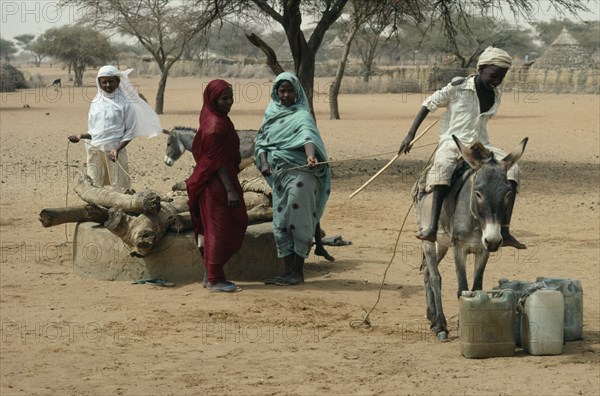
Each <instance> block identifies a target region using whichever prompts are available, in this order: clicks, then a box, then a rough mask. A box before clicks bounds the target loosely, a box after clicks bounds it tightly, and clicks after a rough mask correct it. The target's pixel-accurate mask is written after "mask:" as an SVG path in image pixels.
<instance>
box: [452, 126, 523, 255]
mask: <svg viewBox="0 0 600 396" xmlns="http://www.w3.org/2000/svg"><path fill="white" fill-rule="evenodd" d="M452 138H453V139H454V142H455V143H456V145H457V146H458V149H459V150H460V152H461V154H462V157H463V159H464V160H465V161H466V162H467V163H468V164H469V166H470V167H471V168H473V169H474V170H475V176H474V180H473V182H472V183H473V187H472V192H471V200H472V203H471V210H472V211H473V214H474V215H475V216H476V217H477V218H478V219H479V225H480V227H481V242H482V243H483V245H484V246H485V248H486V249H487V250H489V251H490V252H495V251H497V250H498V249H499V248H500V246H502V235H501V227H502V219H503V218H504V213H505V212H506V208H507V205H508V202H509V199H510V195H511V194H512V189H511V186H510V183H509V181H508V179H507V178H506V172H507V171H508V169H509V168H510V167H511V166H513V165H514V164H515V162H517V161H518V160H519V159H520V158H521V155H523V152H524V151H525V145H526V144H527V140H528V138H525V139H523V140H522V141H521V143H519V144H518V145H517V147H515V148H514V149H513V150H512V151H511V152H510V154H508V155H507V156H506V157H504V158H503V159H502V160H500V161H498V160H496V158H494V153H492V152H490V151H488V150H487V149H486V148H485V147H484V146H483V145H482V144H481V143H475V144H473V145H472V146H471V147H467V146H465V145H464V144H462V143H461V142H460V141H459V140H458V139H457V138H456V136H454V135H453V136H452Z"/></svg>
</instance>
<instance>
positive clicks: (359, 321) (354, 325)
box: [350, 143, 437, 328]
mask: <svg viewBox="0 0 600 396" xmlns="http://www.w3.org/2000/svg"><path fill="white" fill-rule="evenodd" d="M436 150H437V143H436V147H435V149H434V150H433V152H432V153H431V155H430V156H429V159H428V160H427V163H426V164H425V166H424V167H423V169H422V170H421V172H420V173H419V176H418V177H417V180H419V179H420V178H421V176H423V175H424V173H425V172H426V169H427V167H428V166H429V163H430V162H431V159H432V158H433V155H434V154H435V151H436ZM413 206H414V201H413V202H411V204H410V206H409V207H408V210H407V211H406V214H405V215H404V219H403V220H402V225H401V226H400V230H398V236H397V237H396V242H395V243H394V251H393V253H392V258H391V259H390V261H389V263H388V264H387V266H386V267H385V271H384V272H383V277H382V278H381V284H380V285H379V290H378V291H377V300H376V301H375V304H373V306H372V307H371V309H369V310H368V311H366V312H367V313H366V314H365V315H364V316H363V318H362V319H354V320H351V321H350V327H352V328H358V327H359V326H365V327H371V321H370V319H369V315H371V312H373V310H374V309H375V307H376V306H377V304H379V301H380V300H381V291H382V290H383V285H384V284H385V278H386V276H387V272H388V270H389V269H390V267H391V265H392V263H393V262H394V258H395V257H396V250H397V249H398V243H399V242H400V235H402V231H403V230H404V224H406V219H408V215H409V214H410V211H411V210H412V208H413Z"/></svg>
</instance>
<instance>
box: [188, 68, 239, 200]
mask: <svg viewBox="0 0 600 396" xmlns="http://www.w3.org/2000/svg"><path fill="white" fill-rule="evenodd" d="M227 88H231V84H229V83H228V82H227V81H225V80H213V81H211V82H210V83H208V85H207V86H206V88H205V89H204V103H203V104H202V110H201V111H200V126H199V127H198V131H197V132H196V136H195V137H194V142H193V143H192V154H193V155H194V159H195V160H196V168H195V169H194V173H193V174H192V176H191V177H190V179H189V180H188V186H189V185H190V183H193V184H194V187H195V188H196V189H202V188H203V187H204V185H205V184H206V182H207V181H208V180H209V179H210V178H211V176H212V175H213V174H214V173H215V172H216V171H217V170H218V169H219V168H221V167H223V166H224V165H226V164H231V163H233V164H235V165H236V166H239V164H240V161H241V156H240V150H239V144H240V143H239V136H238V134H237V133H236V131H235V127H234V126H233V123H232V122H231V120H230V119H229V117H228V116H227V114H224V113H222V112H221V110H219V108H218V106H217V100H218V99H219V97H220V96H221V95H222V94H223V92H224V91H225V90H226V89H227ZM210 135H218V136H210ZM213 138H214V139H213ZM215 140H216V141H217V143H219V144H214V143H215ZM238 170H239V169H238ZM236 173H237V171H236Z"/></svg>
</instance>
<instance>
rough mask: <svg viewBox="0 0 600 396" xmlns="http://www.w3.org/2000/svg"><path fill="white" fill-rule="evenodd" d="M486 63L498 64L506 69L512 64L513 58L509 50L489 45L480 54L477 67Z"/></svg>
mask: <svg viewBox="0 0 600 396" xmlns="http://www.w3.org/2000/svg"><path fill="white" fill-rule="evenodd" d="M484 65H496V66H498V67H502V68H504V69H509V68H510V66H511V65H512V58H511V56H510V55H508V52H506V51H504V50H503V49H500V48H495V47H487V48H486V49H485V51H483V52H482V53H481V55H480V56H479V60H478V61H477V68H478V69H479V67H480V66H484Z"/></svg>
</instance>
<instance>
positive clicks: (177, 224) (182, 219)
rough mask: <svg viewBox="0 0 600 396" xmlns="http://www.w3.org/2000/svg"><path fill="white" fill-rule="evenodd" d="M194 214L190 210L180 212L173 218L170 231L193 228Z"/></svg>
mask: <svg viewBox="0 0 600 396" xmlns="http://www.w3.org/2000/svg"><path fill="white" fill-rule="evenodd" d="M193 228H194V226H193V224H192V215H191V214H190V212H179V213H177V214H176V215H175V216H173V218H172V219H171V224H170V226H169V231H172V232H183V231H188V230H191V229H193Z"/></svg>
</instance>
